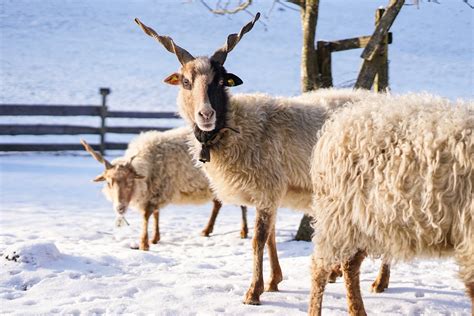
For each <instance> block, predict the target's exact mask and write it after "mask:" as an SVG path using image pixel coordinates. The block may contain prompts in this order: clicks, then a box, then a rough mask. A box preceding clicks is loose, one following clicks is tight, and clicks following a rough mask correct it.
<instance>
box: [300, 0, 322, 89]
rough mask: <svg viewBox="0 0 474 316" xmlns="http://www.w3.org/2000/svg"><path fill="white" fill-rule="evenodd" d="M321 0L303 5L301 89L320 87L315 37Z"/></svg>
mask: <svg viewBox="0 0 474 316" xmlns="http://www.w3.org/2000/svg"><path fill="white" fill-rule="evenodd" d="M318 11H319V0H306V1H305V3H304V4H303V5H302V6H301V26H302V29H303V45H302V51H301V90H302V91H303V92H307V91H311V90H316V89H318V87H320V83H319V81H320V80H319V78H318V62H317V56H316V49H315V47H314V45H315V42H314V40H315V37H316V25H317V21H318Z"/></svg>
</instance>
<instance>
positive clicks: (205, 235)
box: [201, 230, 211, 237]
mask: <svg viewBox="0 0 474 316" xmlns="http://www.w3.org/2000/svg"><path fill="white" fill-rule="evenodd" d="M210 233H211V232H209V231H207V230H203V231H202V232H201V236H204V237H209V234H210Z"/></svg>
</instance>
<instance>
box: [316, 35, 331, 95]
mask: <svg viewBox="0 0 474 316" xmlns="http://www.w3.org/2000/svg"><path fill="white" fill-rule="evenodd" d="M329 46H330V43H329V42H325V41H318V43H317V47H318V50H317V52H318V54H317V56H318V68H319V74H320V75H321V88H330V87H332V70H331V67H332V66H331V49H330V47H329Z"/></svg>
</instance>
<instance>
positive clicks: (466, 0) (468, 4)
mask: <svg viewBox="0 0 474 316" xmlns="http://www.w3.org/2000/svg"><path fill="white" fill-rule="evenodd" d="M462 2H464V3H465V4H467V6H468V7H469V8H471V9H474V5H472V4H470V3H469V0H462Z"/></svg>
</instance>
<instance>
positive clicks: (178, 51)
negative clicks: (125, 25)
mask: <svg viewBox="0 0 474 316" xmlns="http://www.w3.org/2000/svg"><path fill="white" fill-rule="evenodd" d="M135 23H137V24H138V25H139V26H140V28H141V29H142V30H143V32H145V34H147V35H149V36H151V37H153V38H154V39H156V40H157V41H158V42H160V43H161V45H163V46H164V47H165V48H166V49H167V50H168V51H169V52H170V53H173V54H175V55H176V57H178V60H179V62H180V63H181V65H184V64H186V63H187V62H188V61H191V60H194V57H193V55H191V54H190V53H189V52H188V51H187V50H185V49H184V48H182V47H179V46H178V45H176V44H175V43H174V42H173V39H172V38H171V37H169V36H161V35H158V33H156V32H155V30H154V29H152V28H151V27H148V26H146V25H145V24H143V23H142V22H141V21H140V20H139V19H138V18H135Z"/></svg>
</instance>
